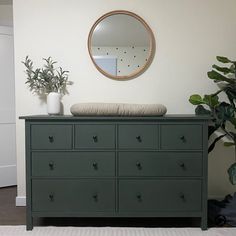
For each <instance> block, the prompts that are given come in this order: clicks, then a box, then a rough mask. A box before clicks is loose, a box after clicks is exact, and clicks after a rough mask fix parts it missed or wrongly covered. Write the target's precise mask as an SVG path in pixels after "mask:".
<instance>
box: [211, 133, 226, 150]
mask: <svg viewBox="0 0 236 236" xmlns="http://www.w3.org/2000/svg"><path fill="white" fill-rule="evenodd" d="M225 135H226V134H222V135H220V136H219V137H217V138H215V140H214V141H213V142H212V143H211V145H210V146H209V148H208V153H210V152H211V151H212V150H213V149H214V147H215V145H216V143H217V142H218V141H219V140H221V139H222V138H223V137H224V136H225Z"/></svg>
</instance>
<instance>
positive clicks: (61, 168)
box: [32, 152, 115, 177]
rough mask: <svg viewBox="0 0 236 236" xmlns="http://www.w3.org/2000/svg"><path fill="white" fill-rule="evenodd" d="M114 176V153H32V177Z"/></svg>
mask: <svg viewBox="0 0 236 236" xmlns="http://www.w3.org/2000/svg"><path fill="white" fill-rule="evenodd" d="M114 175H115V153H114V152H32V176H47V177H48V176H51V177H56V176H58V177H76V176H77V177H81V176H82V177H86V176H88V177H90V176H92V177H93V176H98V177H99V176H114Z"/></svg>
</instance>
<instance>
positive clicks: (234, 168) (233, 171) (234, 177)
mask: <svg viewBox="0 0 236 236" xmlns="http://www.w3.org/2000/svg"><path fill="white" fill-rule="evenodd" d="M228 174H229V180H230V182H231V184H233V185H235V184H236V163H233V164H232V165H231V166H230V167H229V169H228Z"/></svg>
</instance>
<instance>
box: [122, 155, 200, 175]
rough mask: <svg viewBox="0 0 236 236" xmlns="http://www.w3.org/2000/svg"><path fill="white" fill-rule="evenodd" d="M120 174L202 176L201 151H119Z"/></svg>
mask: <svg viewBox="0 0 236 236" xmlns="http://www.w3.org/2000/svg"><path fill="white" fill-rule="evenodd" d="M118 157H119V158H118V163H119V165H118V166H119V168H118V170H119V176H140V177H142V176H201V175H202V153H200V152H175V153H173V152H119V154H118Z"/></svg>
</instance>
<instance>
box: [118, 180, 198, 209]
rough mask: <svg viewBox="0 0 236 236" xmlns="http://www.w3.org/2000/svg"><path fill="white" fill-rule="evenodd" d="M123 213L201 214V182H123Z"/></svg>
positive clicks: (120, 190) (120, 198)
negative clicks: (198, 212) (168, 212)
mask: <svg viewBox="0 0 236 236" xmlns="http://www.w3.org/2000/svg"><path fill="white" fill-rule="evenodd" d="M119 211H120V212H145V211H146V212H151V211H152V212H156V211H158V212H161V211H165V212H167V211H171V212H174V211H175V212H176V211H201V181H200V180H120V181H119Z"/></svg>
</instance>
